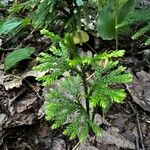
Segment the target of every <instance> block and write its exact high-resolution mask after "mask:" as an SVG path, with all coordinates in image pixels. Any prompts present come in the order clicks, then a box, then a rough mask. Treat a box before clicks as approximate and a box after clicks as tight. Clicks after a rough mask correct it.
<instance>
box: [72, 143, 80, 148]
mask: <svg viewBox="0 0 150 150" xmlns="http://www.w3.org/2000/svg"><path fill="white" fill-rule="evenodd" d="M79 145H80V143H79V142H78V143H77V144H76V145H75V147H74V148H73V149H72V150H77V148H78V147H79Z"/></svg>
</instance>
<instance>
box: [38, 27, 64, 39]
mask: <svg viewBox="0 0 150 150" xmlns="http://www.w3.org/2000/svg"><path fill="white" fill-rule="evenodd" d="M40 33H41V34H43V35H45V36H46V37H47V38H49V39H50V40H52V41H54V42H60V41H61V40H62V38H61V37H60V36H59V35H56V34H54V33H53V32H49V31H48V30H46V29H42V30H41V31H40Z"/></svg>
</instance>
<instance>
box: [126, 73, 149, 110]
mask: <svg viewBox="0 0 150 150" xmlns="http://www.w3.org/2000/svg"><path fill="white" fill-rule="evenodd" d="M133 77H134V80H133V82H132V83H130V84H126V87H127V90H128V91H129V93H130V95H131V97H132V99H133V101H134V102H135V103H137V104H138V105H139V106H140V107H142V108H143V109H144V110H145V111H149V112H150V74H149V73H147V72H145V71H140V72H137V73H136V76H135V75H133Z"/></svg>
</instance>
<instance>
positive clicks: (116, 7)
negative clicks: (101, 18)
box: [115, 0, 119, 50]
mask: <svg viewBox="0 0 150 150" xmlns="http://www.w3.org/2000/svg"><path fill="white" fill-rule="evenodd" d="M117 24H118V2H117V0H115V31H116V37H115V40H116V50H118V43H119V42H118V29H117V28H116V26H117Z"/></svg>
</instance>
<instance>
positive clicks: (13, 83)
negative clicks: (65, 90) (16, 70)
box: [0, 70, 45, 90]
mask: <svg viewBox="0 0 150 150" xmlns="http://www.w3.org/2000/svg"><path fill="white" fill-rule="evenodd" d="M44 74H45V72H40V71H33V70H31V71H28V72H24V73H23V74H21V75H20V76H13V80H10V81H5V79H6V78H8V77H9V76H8V75H6V76H3V77H1V76H0V84H3V85H4V87H5V89H6V90H10V89H13V88H19V87H20V86H21V85H22V81H23V79H25V78H26V77H29V76H32V77H36V78H37V77H40V76H43V75H44ZM11 76H12V75H10V78H11Z"/></svg>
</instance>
